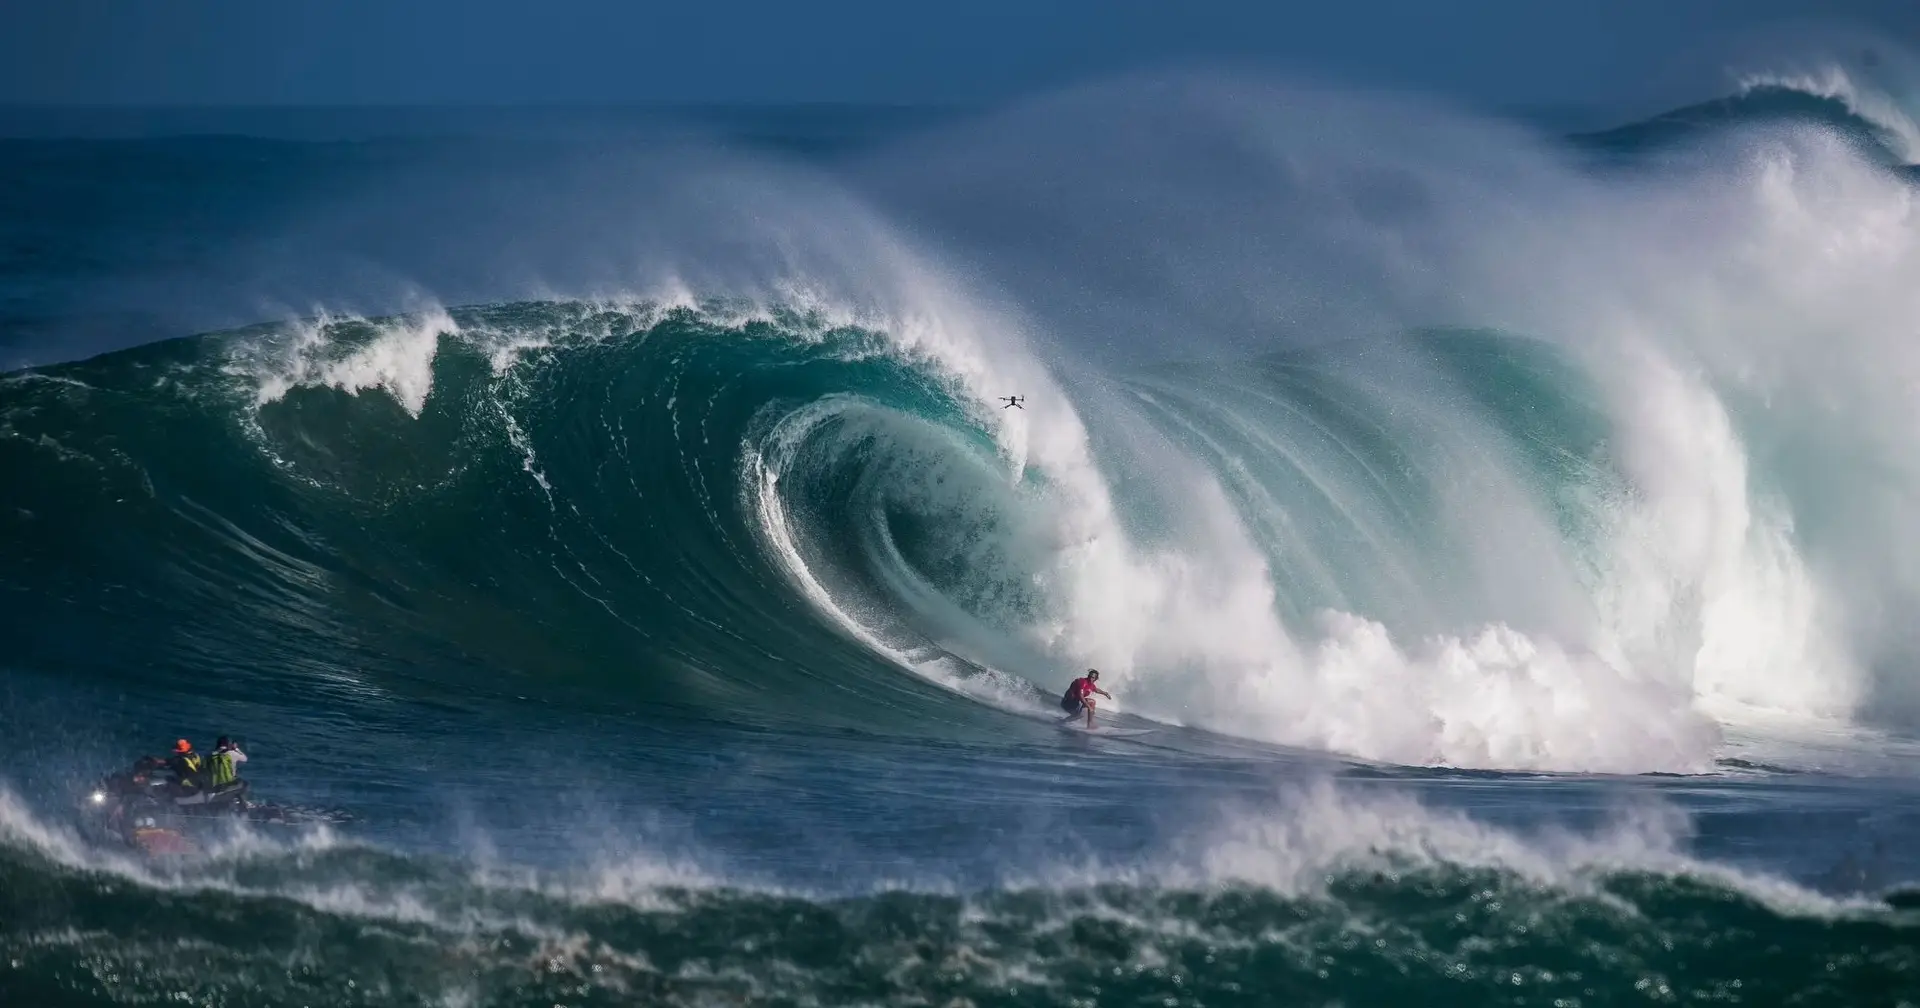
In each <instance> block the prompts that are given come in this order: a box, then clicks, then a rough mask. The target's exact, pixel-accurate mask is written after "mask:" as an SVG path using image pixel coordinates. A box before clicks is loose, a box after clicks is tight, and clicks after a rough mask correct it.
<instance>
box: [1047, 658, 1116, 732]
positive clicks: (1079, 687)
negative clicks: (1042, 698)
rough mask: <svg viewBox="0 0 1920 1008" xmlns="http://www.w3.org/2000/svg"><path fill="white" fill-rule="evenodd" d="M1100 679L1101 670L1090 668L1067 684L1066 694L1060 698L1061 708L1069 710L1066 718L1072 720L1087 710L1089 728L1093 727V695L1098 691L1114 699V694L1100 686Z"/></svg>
mask: <svg viewBox="0 0 1920 1008" xmlns="http://www.w3.org/2000/svg"><path fill="white" fill-rule="evenodd" d="M1099 681H1100V670H1099V669H1088V670H1087V674H1086V675H1083V676H1081V677H1080V678H1078V679H1075V680H1074V681H1073V682H1071V683H1068V684H1067V692H1066V695H1064V696H1062V697H1061V698H1060V709H1061V710H1063V711H1066V712H1067V716H1066V719H1065V720H1067V721H1071V720H1073V719H1074V718H1076V717H1079V716H1080V714H1081V713H1082V712H1085V713H1086V716H1087V728H1088V729H1089V730H1091V729H1092V728H1093V705H1094V702H1093V695H1094V694H1095V693H1098V694H1100V695H1101V696H1103V697H1106V698H1107V699H1109V700H1111V699H1113V694H1111V693H1109V692H1107V691H1106V690H1103V689H1101V688H1100V686H1099Z"/></svg>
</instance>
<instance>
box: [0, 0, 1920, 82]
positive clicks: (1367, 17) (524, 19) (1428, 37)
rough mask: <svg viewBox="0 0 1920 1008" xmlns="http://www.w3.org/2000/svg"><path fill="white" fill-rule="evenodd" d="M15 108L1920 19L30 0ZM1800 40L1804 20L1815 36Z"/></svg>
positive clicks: (1019, 6) (1577, 65) (959, 74)
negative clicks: (36, 105) (20, 105)
mask: <svg viewBox="0 0 1920 1008" xmlns="http://www.w3.org/2000/svg"><path fill="white" fill-rule="evenodd" d="M4 8H5V9H4V10H0V102H3V103H9V104H21V103H26V104H33V103H61V104H65V103H83V104H187V105H195V104H215V105H231V104H495V103H553V102H564V103H577V102H591V103H599V102H609V103H631V102H780V101H852V102H902V103H918V102H960V103H971V102H979V101H992V100H995V99H999V98H1003V97H1006V96H1009V95H1012V94H1017V93H1021V92H1024V91H1030V90H1033V89H1036V88H1043V87H1048V86H1053V85H1058V84H1062V83H1066V82H1071V81H1075V80H1081V79H1085V78H1088V77H1093V76H1098V75H1102V74H1109V73H1116V72H1122V71H1126V70H1131V69H1140V68H1151V67H1155V66H1163V65H1167V64H1170V63H1181V62H1185V63H1193V62H1202V63H1208V62H1220V61H1232V62H1235V63H1237V64H1240V65H1246V64H1253V65H1257V66H1272V67H1275V68H1279V69H1287V70H1292V71H1299V72H1308V73H1314V74H1321V75H1334V76H1337V77H1339V78H1342V79H1344V80H1346V81H1348V82H1361V83H1377V84H1383V85H1388V86H1395V87H1407V88H1414V89H1419V90H1424V91H1430V92H1436V93H1441V94H1448V95H1452V96H1456V97H1459V98H1462V99H1465V100H1470V101H1478V102H1489V103H1502V104H1556V103H1585V102H1594V101H1603V100H1609V99H1614V100H1617V99H1621V98H1627V99H1634V98H1638V99H1653V98H1655V96H1658V95H1661V94H1663V93H1667V94H1673V95H1677V96H1681V97H1699V96H1704V95H1705V94H1707V93H1717V92H1719V91H1720V90H1722V88H1721V87H1719V86H1718V85H1719V84H1720V83H1723V82H1724V78H1725V76H1726V70H1727V68H1728V67H1727V64H1728V60H1729V59H1730V58H1731V57H1732V54H1733V53H1734V52H1735V51H1736V50H1738V49H1740V48H1741V47H1751V46H1752V45H1756V44H1760V45H1764V44H1767V43H1768V42H1769V40H1772V41H1778V40H1780V39H1792V38H1795V37H1798V36H1800V35H1804V34H1805V32H1806V31H1807V29H1808V22H1811V23H1812V24H1815V25H1818V24H1826V23H1850V24H1853V25H1856V26H1859V27H1862V28H1865V29H1867V30H1868V32H1869V34H1877V35H1881V36H1884V37H1888V38H1892V39H1900V38H1905V39H1916V38H1920V2H1916V0H1791V2H1789V0H1584V2H1581V0H1344V2H1337V3H1336V2H1317V3H1290V2H1285V0H1275V2H1267V3H1255V2H1240V3H1229V2H1219V0H1183V2H1172V0H1166V2H1145V0H1108V2H1095V0H968V2H965V3H950V2H944V0H920V2H913V0H896V2H875V0H845V2H813V3H807V2H794V0H687V2H683V3H673V4H667V3H640V2H629V3H617V2H611V0H546V2H542V3H537V4H536V3H508V2H502V0H465V2H452V0H279V2H274V0H267V2H260V0H252V2H240V0H21V2H17V3H12V4H6V5H4ZM1796 21H1798V22H1799V23H1795V22H1796Z"/></svg>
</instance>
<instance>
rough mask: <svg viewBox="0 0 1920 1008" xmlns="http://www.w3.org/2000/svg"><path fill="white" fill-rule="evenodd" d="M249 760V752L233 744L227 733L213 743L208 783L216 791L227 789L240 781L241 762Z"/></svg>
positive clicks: (209, 757)
mask: <svg viewBox="0 0 1920 1008" xmlns="http://www.w3.org/2000/svg"><path fill="white" fill-rule="evenodd" d="M246 761H247V754H246V753H243V752H241V751H240V747H239V746H237V745H234V744H233V740H232V739H230V738H228V737H226V736H225V735H222V736H220V739H219V741H217V742H215V743H214V744H213V754H212V755H211V756H208V757H207V776H208V783H209V785H210V786H211V787H212V789H213V790H215V791H225V790H227V789H229V788H232V787H235V786H237V785H238V784H239V783H240V764H242V763H245V762H246Z"/></svg>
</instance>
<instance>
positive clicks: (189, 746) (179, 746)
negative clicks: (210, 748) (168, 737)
mask: <svg viewBox="0 0 1920 1008" xmlns="http://www.w3.org/2000/svg"><path fill="white" fill-rule="evenodd" d="M173 751H174V752H192V751H193V743H191V742H189V741H187V740H186V739H181V740H180V741H178V742H175V743H174V744H173Z"/></svg>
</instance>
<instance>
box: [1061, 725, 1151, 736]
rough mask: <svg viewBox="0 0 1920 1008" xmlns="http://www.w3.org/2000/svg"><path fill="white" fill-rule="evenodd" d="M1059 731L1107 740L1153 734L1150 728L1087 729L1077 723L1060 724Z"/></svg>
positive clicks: (1098, 726) (1097, 727) (1100, 727)
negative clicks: (1100, 737)
mask: <svg viewBox="0 0 1920 1008" xmlns="http://www.w3.org/2000/svg"><path fill="white" fill-rule="evenodd" d="M1060 730H1061V731H1070V732H1079V733H1080V734H1082V735H1102V736H1105V737H1107V738H1138V737H1140V736H1142V735H1151V734H1153V732H1154V729H1152V728H1106V727H1102V726H1100V725H1095V726H1093V727H1092V728H1088V727H1087V726H1086V725H1084V724H1081V723H1079V722H1077V721H1072V722H1066V721H1063V722H1061V723H1060Z"/></svg>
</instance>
